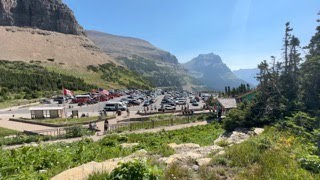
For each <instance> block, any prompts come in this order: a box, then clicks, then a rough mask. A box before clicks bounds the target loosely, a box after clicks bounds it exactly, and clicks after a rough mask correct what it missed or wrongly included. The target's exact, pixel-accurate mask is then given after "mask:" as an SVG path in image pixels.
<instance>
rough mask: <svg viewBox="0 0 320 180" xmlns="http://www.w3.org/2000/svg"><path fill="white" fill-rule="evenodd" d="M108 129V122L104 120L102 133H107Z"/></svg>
mask: <svg viewBox="0 0 320 180" xmlns="http://www.w3.org/2000/svg"><path fill="white" fill-rule="evenodd" d="M108 129H109V121H108V120H107V119H106V120H104V132H107V131H108Z"/></svg>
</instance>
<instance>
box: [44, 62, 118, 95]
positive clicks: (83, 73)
mask: <svg viewBox="0 0 320 180" xmlns="http://www.w3.org/2000/svg"><path fill="white" fill-rule="evenodd" d="M44 66H45V67H46V68H48V70H49V71H54V72H57V73H61V74H66V75H72V76H75V77H78V78H81V79H83V80H84V81H85V82H86V83H88V84H94V85H97V86H98V87H102V88H106V89H109V88H112V89H119V88H123V87H122V86H120V85H119V84H116V83H112V82H108V83H106V81H104V80H103V79H102V78H101V76H102V73H96V72H92V71H87V70H86V69H85V68H77V69H72V68H70V67H65V66H61V65H57V64H45V65H44Z"/></svg>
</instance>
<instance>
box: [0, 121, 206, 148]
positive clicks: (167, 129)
mask: <svg viewBox="0 0 320 180" xmlns="http://www.w3.org/2000/svg"><path fill="white" fill-rule="evenodd" d="M207 124H208V123H207V121H202V122H195V123H189V124H180V125H175V126H165V127H159V128H155V129H141V130H136V131H131V132H123V133H120V134H131V133H137V134H141V133H156V132H160V131H163V130H165V131H173V130H178V129H184V128H188V127H193V126H203V125H207ZM105 136H108V135H94V136H89V137H79V138H72V139H61V140H56V141H46V142H41V144H55V143H73V142H78V141H81V140H82V139H83V138H91V139H92V140H93V141H99V140H101V139H102V138H104V137H105ZM37 145H38V144H37V143H30V144H22V145H14V146H5V147H3V149H16V148H19V147H23V146H37Z"/></svg>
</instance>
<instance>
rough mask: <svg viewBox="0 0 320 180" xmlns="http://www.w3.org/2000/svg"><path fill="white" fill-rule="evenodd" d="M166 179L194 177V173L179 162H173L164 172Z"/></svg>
mask: <svg viewBox="0 0 320 180" xmlns="http://www.w3.org/2000/svg"><path fill="white" fill-rule="evenodd" d="M164 176H165V179H167V180H175V179H192V176H193V174H192V173H191V172H190V171H188V170H187V169H186V168H183V167H181V165H180V164H178V163H173V164H171V165H170V166H169V167H168V168H167V169H166V170H165V173H164Z"/></svg>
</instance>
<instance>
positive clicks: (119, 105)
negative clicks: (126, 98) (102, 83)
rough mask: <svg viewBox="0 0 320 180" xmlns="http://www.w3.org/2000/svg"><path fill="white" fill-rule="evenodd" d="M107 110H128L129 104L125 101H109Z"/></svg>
mask: <svg viewBox="0 0 320 180" xmlns="http://www.w3.org/2000/svg"><path fill="white" fill-rule="evenodd" d="M104 110H105V111H117V110H120V111H126V110H127V106H126V105H125V104H124V103H123V102H108V103H107V104H106V105H105V107H104Z"/></svg>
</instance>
